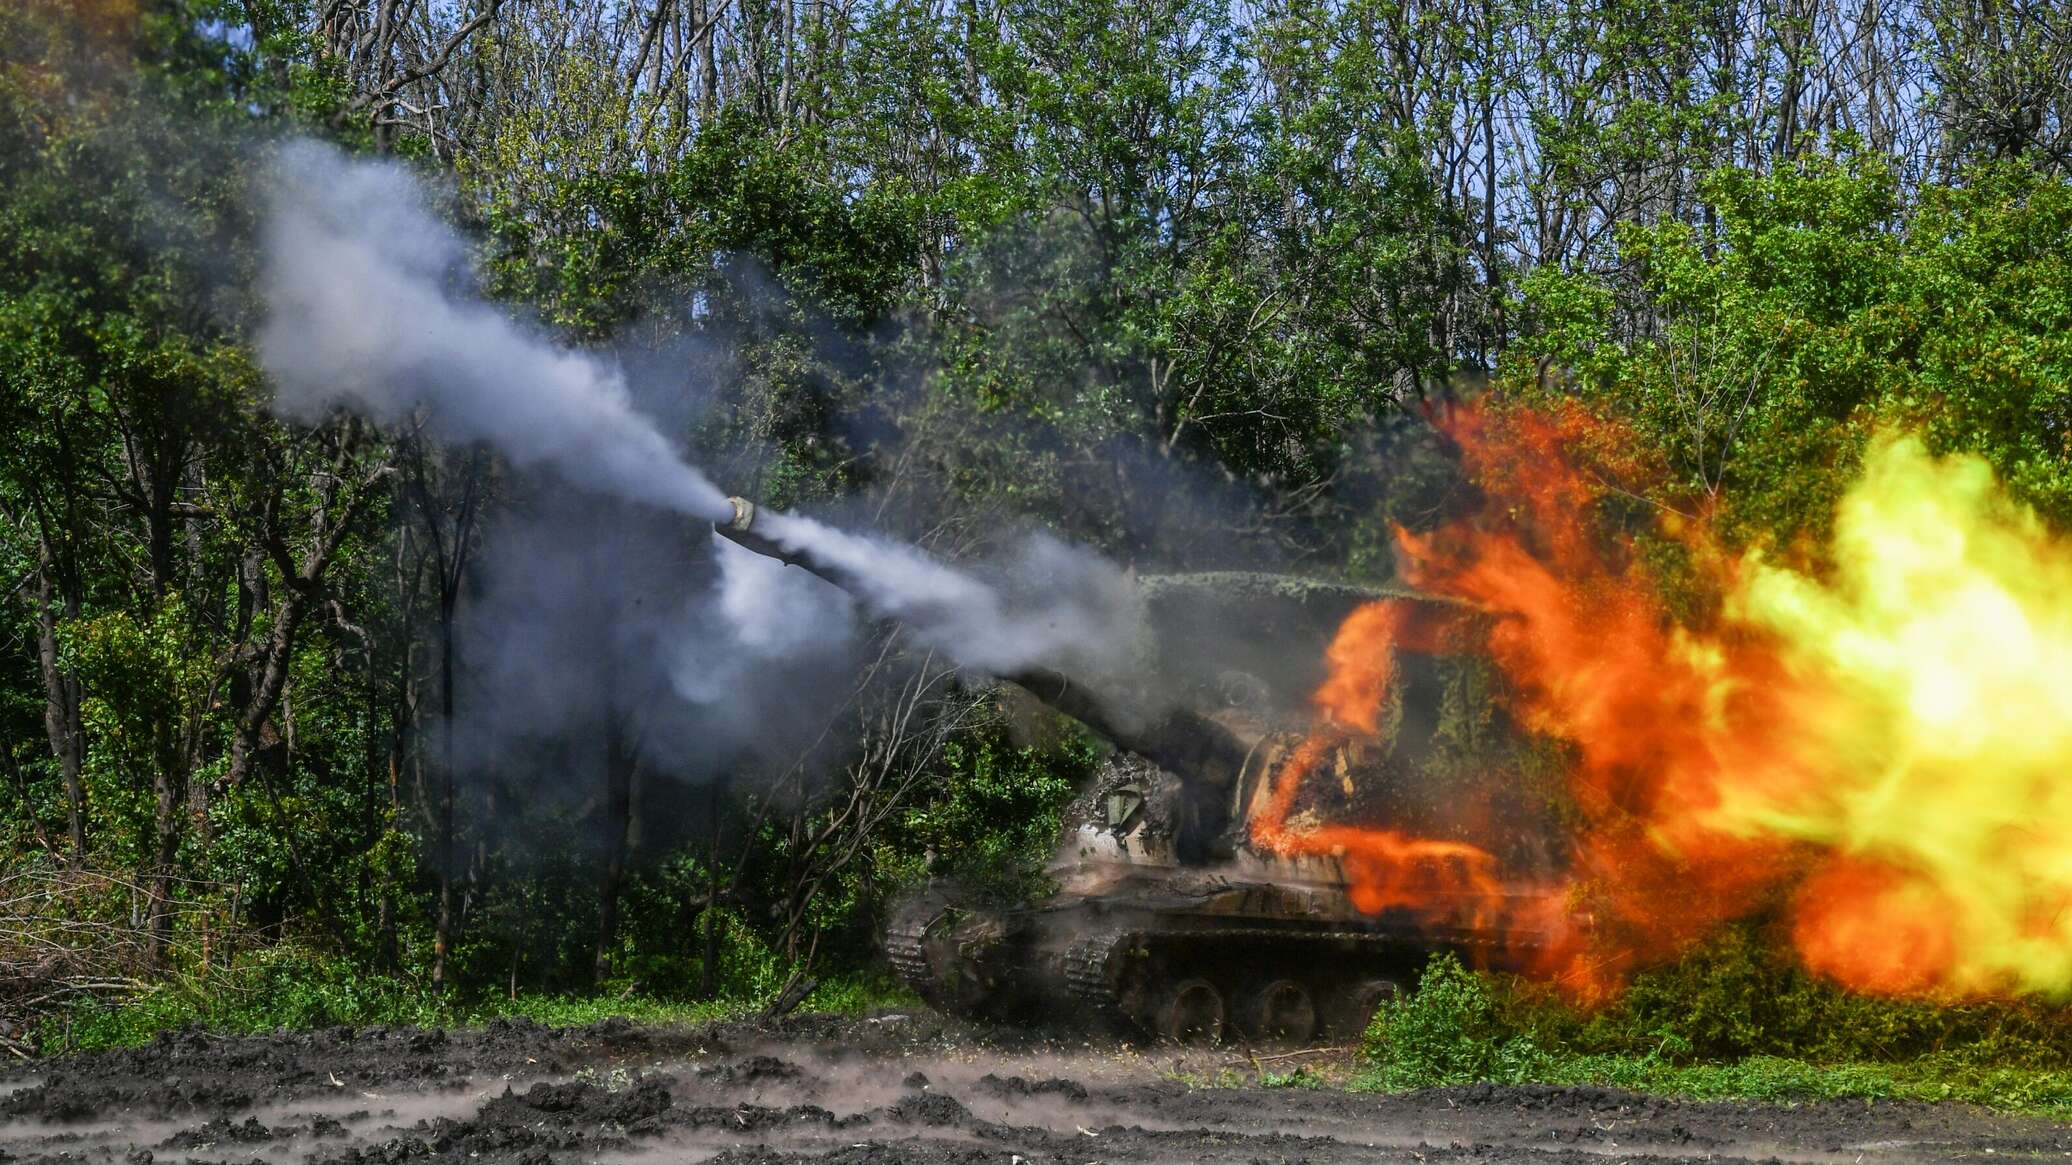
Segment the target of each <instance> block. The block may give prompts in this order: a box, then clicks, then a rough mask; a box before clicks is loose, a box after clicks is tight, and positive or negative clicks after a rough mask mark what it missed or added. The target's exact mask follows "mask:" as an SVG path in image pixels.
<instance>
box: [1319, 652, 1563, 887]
mask: <svg viewBox="0 0 2072 1165" xmlns="http://www.w3.org/2000/svg"><path fill="white" fill-rule="evenodd" d="M1397 667H1398V672H1397V682H1396V684H1395V685H1394V686H1393V688H1392V689H1391V690H1390V692H1389V695H1388V697H1387V700H1386V703H1385V706H1384V708H1383V711H1382V715H1381V718H1380V723H1379V728H1380V731H1379V732H1378V733H1377V735H1376V736H1375V737H1374V738H1373V739H1369V740H1353V741H1350V742H1348V743H1346V744H1345V745H1344V746H1342V747H1340V748H1338V749H1336V750H1334V752H1333V753H1332V755H1330V756H1329V757H1328V758H1326V759H1325V761H1324V762H1323V763H1322V764H1320V765H1319V766H1318V767H1317V769H1316V770H1315V772H1313V773H1312V774H1311V776H1310V777H1309V779H1308V780H1306V781H1305V782H1304V784H1303V787H1302V793H1301V795H1300V796H1299V797H1298V798H1297V799H1296V802H1295V807H1294V810H1293V811H1292V812H1291V813H1290V820H1291V821H1293V822H1296V823H1298V824H1299V823H1306V822H1316V823H1340V824H1347V825H1360V826H1366V827H1372V828H1384V829H1392V830H1398V831H1401V832H1403V833H1407V834H1413V835H1416V836H1419V837H1425V838H1432V839H1435V840H1447V841H1463V842H1470V843H1473V844H1476V845H1478V846H1480V847H1482V848H1484V849H1488V850H1490V851H1491V852H1493V853H1495V854H1496V856H1497V857H1498V859H1499V860H1501V861H1502V862H1503V864H1504V866H1505V867H1506V868H1507V869H1509V870H1511V871H1512V872H1514V873H1517V874H1534V873H1546V872H1552V871H1553V870H1555V869H1557V868H1558V866H1559V863H1560V860H1561V859H1560V852H1561V847H1560V846H1559V844H1558V838H1559V837H1560V836H1561V832H1560V830H1559V829H1558V828H1557V827H1556V826H1557V823H1558V817H1559V813H1560V808H1559V799H1560V797H1561V796H1562V793H1561V789H1562V784H1561V782H1560V780H1559V779H1558V776H1557V775H1556V774H1557V772H1558V770H1557V769H1556V767H1555V766H1554V764H1553V759H1554V758H1552V757H1551V756H1550V755H1549V754H1548V752H1547V748H1548V746H1547V745H1546V744H1545V742H1541V741H1535V740H1534V739H1533V738H1531V737H1530V736H1528V735H1527V734H1526V733H1524V732H1522V731H1521V730H1520V729H1519V728H1518V727H1517V725H1516V724H1514V723H1513V722H1512V720H1511V718H1510V717H1509V716H1508V715H1506V714H1505V712H1504V710H1503V705H1502V701H1501V698H1500V695H1499V692H1498V690H1497V681H1496V677H1495V675H1494V673H1493V672H1492V670H1491V669H1490V667H1489V665H1488V664H1487V662H1485V661H1483V660H1481V659H1477V658H1474V657H1470V656H1440V657H1434V656H1425V655H1415V654H1409V653H1405V654H1402V655H1399V656H1398V657H1397Z"/></svg>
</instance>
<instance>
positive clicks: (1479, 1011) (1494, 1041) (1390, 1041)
mask: <svg viewBox="0 0 2072 1165" xmlns="http://www.w3.org/2000/svg"><path fill="white" fill-rule="evenodd" d="M1366 1048H1367V1056H1368V1059H1369V1060H1370V1061H1371V1063H1372V1081H1371V1083H1372V1084H1373V1085H1374V1086H1376V1087H1380V1088H1384V1089H1389V1090H1392V1091H1393V1090H1401V1089H1407V1088H1432V1087H1436V1086H1439V1085H1443V1084H1475V1083H1481V1082H1484V1081H1490V1082H1496V1083H1506V1084H1515V1083H1518V1082H1520V1081H1523V1080H1528V1079H1532V1078H1534V1077H1535V1076H1537V1075H1538V1074H1539V1073H1540V1072H1541V1071H1543V1070H1544V1067H1545V1064H1546V1062H1547V1054H1546V1052H1545V1051H1543V1050H1542V1049H1541V1048H1540V1046H1539V1045H1538V1044H1537V1043H1535V1042H1534V1041H1533V1039H1532V1037H1531V1036H1529V1035H1526V1034H1524V1033H1522V1032H1517V1031H1514V1030H1511V1029H1510V1028H1509V1027H1508V1026H1507V1025H1506V1024H1505V1022H1504V1017H1503V1015H1502V1014H1501V1012H1500V1010H1499V1008H1498V1006H1497V998H1496V996H1495V995H1494V994H1492V993H1491V991H1490V988H1489V984H1488V983H1487V982H1486V981H1485V980H1484V979H1483V978H1482V977H1481V976H1480V975H1477V974H1475V973H1474V972H1472V971H1469V970H1468V969H1467V968H1465V967H1463V966H1461V963H1460V960H1459V959H1458V958H1456V957H1454V956H1453V955H1451V954H1439V955H1434V956H1432V960H1431V962H1429V963H1428V964H1426V966H1425V970H1424V975H1423V976H1422V977H1421V978H1420V979H1419V980H1418V985H1417V989H1416V990H1415V991H1412V992H1410V993H1409V994H1407V995H1404V996H1401V997H1399V998H1394V999H1389V1000H1385V1001H1384V1002H1383V1003H1382V1005H1381V1009H1380V1010H1379V1011H1377V1012H1376V1013H1375V1016H1374V1022H1373V1023H1372V1025H1371V1026H1369V1027H1368V1029H1367V1038H1366Z"/></svg>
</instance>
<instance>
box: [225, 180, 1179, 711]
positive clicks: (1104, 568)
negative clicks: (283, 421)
mask: <svg viewBox="0 0 2072 1165" xmlns="http://www.w3.org/2000/svg"><path fill="white" fill-rule="evenodd" d="M272 193H273V198H272V204H271V207H270V213H269V214H268V216H267V219H266V226H265V236H264V240H263V242H264V246H263V266H262V269H261V276H260V288H261V291H262V293H263V295H264V297H265V300H266V304H267V309H268V310H267V318H266V322H265V324H264V326H263V328H262V329H261V331H260V334H259V337H258V349H259V354H260V359H261V361H262V362H263V363H264V365H265V367H266V369H267V371H268V372H269V373H270V374H271V376H272V379H273V382H274V385H275V388H276V396H275V401H276V404H275V407H276V408H277V410H278V411H279V412H281V413H282V415H284V416H287V417H289V418H292V419H299V420H311V419H315V418H318V417H321V416H323V415H325V414H326V413H328V412H330V411H331V410H333V409H337V408H341V407H343V408H347V409H352V410H355V411H357V412H359V413H361V414H363V415H366V416H368V417H370V418H371V419H373V420H375V421H377V422H381V423H385V424H393V423H396V422H399V421H403V420H406V419H408V418H411V417H413V416H416V415H419V411H420V410H422V415H423V417H424V418H425V424H426V425H427V427H428V429H429V431H430V432H432V433H433V434H434V435H435V436H437V437H439V438H441V439H444V440H448V441H459V442H467V441H480V442H484V443H486V444H488V445H490V446H491V447H493V448H494V449H496V450H497V452H498V453H500V454H501V455H502V456H503V457H504V458H506V459H507V460H508V461H509V462H510V463H512V464H513V465H515V466H517V467H519V468H521V469H523V468H547V469H551V470H552V471H553V472H554V473H556V474H557V475H558V476H559V477H560V478H561V479H563V480H565V481H567V482H569V483H570V484H572V485H575V486H577V487H579V488H581V489H584V490H588V491H590V492H591V493H593V494H594V495H597V497H598V498H599V499H600V503H599V505H598V507H596V508H597V509H598V510H599V512H600V515H601V514H602V512H603V509H604V507H603V505H602V501H603V499H611V500H614V501H623V502H632V503H635V504H637V505H640V506H648V507H655V508H658V509H661V510H667V511H674V512H677V513H683V514H689V515H694V516H697V517H700V518H706V519H710V520H724V519H726V518H727V517H729V516H730V515H731V513H732V511H731V509H730V508H729V506H728V505H727V502H726V500H725V497H724V495H723V494H722V493H721V491H720V490H718V489H717V488H715V487H714V486H713V485H712V483H711V482H710V481H709V480H707V478H706V477H705V475H704V474H703V473H701V472H700V471H699V470H698V469H697V468H696V467H694V466H692V465H691V464H690V463H688V462H687V461H686V460H685V459H684V458H683V456H682V454H681V453H680V452H679V451H678V450H677V449H676V448H675V446H673V445H672V444H671V442H670V441H669V440H668V438H666V437H665V436H664V435H663V434H662V432H661V431H660V429H658V428H657V426H656V425H655V424H654V422H653V421H652V420H651V419H650V418H649V416H648V415H647V414H645V413H643V412H642V411H641V409H640V408H639V407H638V406H637V403H636V395H635V392H634V391H633V389H634V387H635V386H633V385H631V384H629V382H628V378H627V375H626V372H625V370H624V368H623V367H622V366H621V365H620V364H619V363H618V362H617V361H615V360H612V359H609V358H607V357H605V356H604V355H601V354H598V353H593V352H586V351H580V350H573V349H570V348H568V347H565V346H563V345H560V344H557V343H555V342H553V340H551V339H550V338H549V337H547V336H546V335H544V334H543V333H541V332H540V331H539V330H537V329H535V328H532V327H528V326H526V325H524V324H522V323H520V322H518V321H517V320H515V319H513V318H512V317H511V316H510V315H509V314H507V312H506V311H505V310H503V309H502V308H500V307H498V306H497V305H495V304H493V303H491V302H489V301H488V300H486V299H484V298H483V297H482V296H481V295H480V294H478V293H476V292H474V291H473V290H471V287H472V280H471V279H470V277H469V271H468V265H467V259H468V255H467V246H466V244H465V242H464V240H463V239H462V238H461V236H460V235H459V234H458V233H457V232H456V231H455V230H454V229H453V228H452V227H451V226H449V225H447V224H446V223H444V222H443V221H441V220H440V219H439V217H438V216H437V215H436V214H435V213H434V212H433V211H432V209H431V208H430V206H429V204H428V200H427V199H426V196H425V193H424V191H423V189H422V188H421V186H420V185H419V183H418V182H417V181H416V180H415V179H414V178H413V177H412V176H411V175H410V174H409V173H408V172H407V171H406V170H404V169H402V168H401V167H399V166H396V165H393V164H388V163H382V162H372V161H366V160H359V159H353V158H349V157H347V156H346V155H344V154H342V153H340V152H339V151H337V150H335V149H333V148H331V147H329V146H324V145H319V144H315V143H310V142H298V143H292V144H290V145H288V146H286V147H284V148H283V149H282V150H281V152H280V155H279V158H278V166H277V168H276V175H275V181H274V185H273V191H272ZM644 387H645V388H646V389H647V390H648V391H647V392H646V393H645V394H643V395H644V396H645V397H647V398H650V399H651V398H653V396H654V395H655V390H656V389H657V388H658V386H655V385H646V386H644ZM661 391H663V392H666V391H668V390H667V389H666V387H663V388H661ZM557 520H558V521H561V522H562V523H563V524H564V527H563V528H567V527H566V523H567V521H568V519H567V517H566V516H565V515H564V516H563V517H561V518H559V519H557ZM611 520H612V521H614V522H624V521H625V520H626V519H625V518H624V517H623V516H618V517H613V518H612V519H611ZM757 530H758V532H760V533H766V534H767V535H768V536H770V537H772V538H773V539H774V540H775V541H777V542H778V543H780V544H783V545H785V546H787V547H789V548H791V549H794V550H805V551H809V552H811V553H812V554H814V555H817V556H818V557H819V558H820V559H821V560H823V561H824V562H826V563H828V564H830V565H832V566H833V567H834V568H835V569H836V570H837V571H838V572H839V573H840V574H841V575H842V576H843V577H844V579H845V581H846V582H847V583H848V584H849V585H850V586H851V588H852V589H853V590H854V591H855V592H856V593H857V597H858V598H859V599H860V600H861V601H862V604H863V605H864V606H865V607H866V608H868V609H869V610H870V611H871V612H872V613H873V614H875V615H879V616H883V617H890V618H894V619H897V620H899V621H900V622H902V623H903V624H905V625H906V626H908V627H909V628H911V629H912V630H913V631H914V633H915V634H916V635H917V637H918V638H919V639H920V641H921V642H923V643H925V644H926V645H928V646H930V647H932V648H934V649H936V650H939V651H941V652H943V653H944V654H946V655H947V656H948V657H949V658H951V659H952V660H954V661H956V663H957V664H958V665H959V666H962V667H966V668H970V669H974V670H978V671H983V672H988V673H991V674H995V675H1011V674H1013V673H1014V672H1015V671H1017V670H1020V669H1022V668H1025V667H1028V666H1030V665H1032V664H1038V663H1041V664H1047V665H1052V666H1058V667H1066V668H1074V669H1084V670H1089V671H1094V672H1096V673H1101V674H1114V673H1117V672H1118V671H1119V670H1120V669H1121V668H1122V667H1123V666H1124V665H1125V664H1126V663H1127V661H1128V657H1129V653H1130V652H1131V651H1132V650H1133V649H1134V647H1135V646H1136V642H1137V636H1136V628H1137V619H1138V614H1139V612H1138V607H1137V602H1136V594H1135V587H1134V586H1133V585H1132V584H1131V583H1130V582H1129V580H1128V579H1127V578H1126V577H1125V576H1124V575H1123V574H1122V573H1121V572H1120V571H1118V570H1117V569H1115V568H1114V567H1113V566H1111V565H1109V564H1107V563H1105V562H1103V561H1101V560H1100V559H1098V558H1097V557H1095V556H1094V555H1092V554H1091V553H1088V552H1085V551H1080V550H1075V549H1073V548H1071V547H1068V546H1066V545H1064V544H1062V543H1060V542H1058V541H1056V540H1055V539H1051V538H1048V537H1041V536H1038V537H1032V538H1030V539H1027V540H1025V541H1024V542H1022V543H1021V544H1020V545H1019V547H1018V548H1016V549H1015V550H1013V551H1012V552H1011V553H1010V554H1008V555H1007V556H1006V557H1005V558H1003V559H1002V560H1000V561H998V562H995V563H993V564H991V565H990V566H989V567H988V568H987V569H986V571H985V575H986V578H985V580H982V579H981V578H979V577H975V576H973V575H971V574H966V573H962V572H960V571H958V570H956V569H953V568H951V567H949V566H947V565H945V564H943V563H942V562H940V561H938V560H936V559H934V558H932V557H930V556H929V555H927V554H925V553H923V552H921V551H919V550H916V549H914V548H911V547H907V546H902V545H898V544H894V543H889V542H885V541H882V540H879V539H876V538H869V537H863V536H859V535H855V534H848V533H844V532H842V531H840V530H836V529H834V528H832V527H830V526H827V525H825V524H822V523H819V522H816V521H813V520H811V519H808V518H802V517H796V516H792V515H785V514H776V513H771V514H768V515H767V516H766V517H765V518H763V519H760V520H759V522H758V525H757ZM528 545H529V546H530V547H531V549H530V551H529V553H531V554H532V555H533V556H534V557H533V558H532V559H531V561H532V562H533V563H535V564H536V567H535V569H536V570H537V571H538V572H539V573H540V574H541V576H542V579H543V580H545V579H556V578H559V577H560V574H557V573H556V572H555V571H554V570H552V569H550V568H551V564H550V563H547V562H546V561H545V560H544V557H543V556H547V555H551V554H553V553H555V552H556V551H555V541H554V540H553V539H534V540H532V541H531V542H529V543H528ZM562 545H563V546H564V550H563V551H562V553H566V554H576V553H579V551H578V550H577V548H576V547H575V545H573V544H571V543H569V542H568V541H567V540H565V539H564V540H563V542H562ZM735 549H736V548H734V547H732V546H728V547H726V548H725V549H724V550H723V551H721V555H722V556H721V558H720V560H719V567H720V570H719V577H718V580H717V583H718V585H717V587H716V589H715V590H714V591H713V592H712V593H711V594H709V595H705V596H702V597H698V598H697V599H696V603H697V605H699V606H700V608H701V609H702V612H703V613H702V616H701V617H703V618H706V619H709V620H710V621H711V622H713V623H716V624H718V626H719V627H722V628H725V629H726V630H725V631H723V632H720V633H719V634H718V635H717V636H716V637H715V636H714V635H711V634H706V635H698V636H684V637H677V638H680V639H682V640H683V641H681V642H677V643H673V644H663V643H661V642H660V641H661V640H663V639H668V638H672V636H671V634H670V633H669V632H668V630H667V629H666V628H665V627H661V626H658V627H656V628H651V629H650V630H649V631H648V632H647V633H646V636H647V638H648V639H649V640H650V647H649V648H648V649H647V650H648V652H649V655H648V658H649V659H650V660H651V661H652V662H653V663H654V665H655V670H658V671H660V672H662V673H663V674H666V675H667V676H668V682H669V685H670V686H671V687H672V688H674V689H675V691H676V692H677V694H678V695H679V697H680V698H682V699H684V700H686V701H689V702H691V703H693V704H698V705H706V706H710V705H715V704H719V703H724V702H730V701H735V700H737V699H738V697H739V694H740V693H741V692H742V691H743V690H744V688H745V687H746V688H752V687H754V685H753V684H752V683H750V682H749V680H750V677H748V676H746V675H745V673H744V669H752V668H755V667H758V666H763V667H765V670H767V671H772V672H774V671H776V670H781V668H782V667H785V666H790V665H792V664H793V663H795V662H796V661H797V660H798V659H800V658H801V657H803V656H809V655H811V654H812V651H813V650H814V649H815V648H814V645H815V644H817V643H821V642H822V641H838V640H840V639H841V638H843V636H844V635H845V633H846V632H847V630H848V629H849V628H850V627H851V626H852V625H853V618H854V616H853V612H852V610H851V607H850V604H849V602H848V600H847V599H846V598H842V597H839V596H835V595H834V594H833V593H832V592H829V591H828V590H827V589H826V588H825V587H823V586H822V585H821V584H820V583H818V582H817V581H814V580H811V579H810V578H807V577H805V576H804V575H802V574H801V572H796V571H794V572H790V574H788V575H776V574H773V573H772V568H773V567H775V565H776V564H774V563H772V562H768V561H755V562H749V561H743V560H742V559H741V558H740V557H739V555H737V554H735V553H734V551H735ZM614 553H615V554H618V555H619V556H620V557H622V558H623V557H625V555H626V552H625V551H616V552H614ZM514 561H523V559H518V560H514ZM572 565H575V564H572ZM504 568H505V569H507V570H509V569H514V567H513V566H512V565H511V564H508V563H507V564H504ZM778 569H781V568H778ZM563 573H567V574H568V576H569V577H570V578H581V577H587V576H585V575H584V572H583V571H581V570H572V571H570V572H563ZM794 576H796V577H794ZM542 585H543V586H544V585H546V584H545V582H544V581H543V582H542ZM557 585H559V584H557ZM568 585H569V586H572V587H576V588H577V589H582V590H587V591H591V592H595V591H596V589H597V587H599V586H602V585H604V584H602V583H598V582H595V581H593V582H590V583H570V584H568ZM506 589H509V588H506ZM549 589H550V591H551V588H549ZM607 589H609V588H607ZM534 598H537V596H534ZM528 602H529V603H530V605H529V606H527V607H526V608H525V609H526V610H527V611H528V612H531V613H530V614H528V616H527V618H528V619H530V620H531V621H533V622H534V623H535V624H538V626H536V627H535V628H534V631H535V632H537V633H539V634H551V633H552V630H553V629H552V627H551V626H549V625H548V624H549V623H551V620H552V613H551V612H552V609H553V607H554V604H553V603H552V602H532V601H531V600H530V599H529V600H528ZM645 609H646V610H648V611H649V612H652V609H653V608H652V607H648V608H645ZM692 614H697V612H692ZM650 617H651V614H650V615H644V616H643V617H642V618H643V620H644V619H647V618H650ZM643 625H644V624H643ZM522 670H523V669H522V668H520V669H517V671H514V673H513V674H514V675H516V674H517V672H518V671H522Z"/></svg>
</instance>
